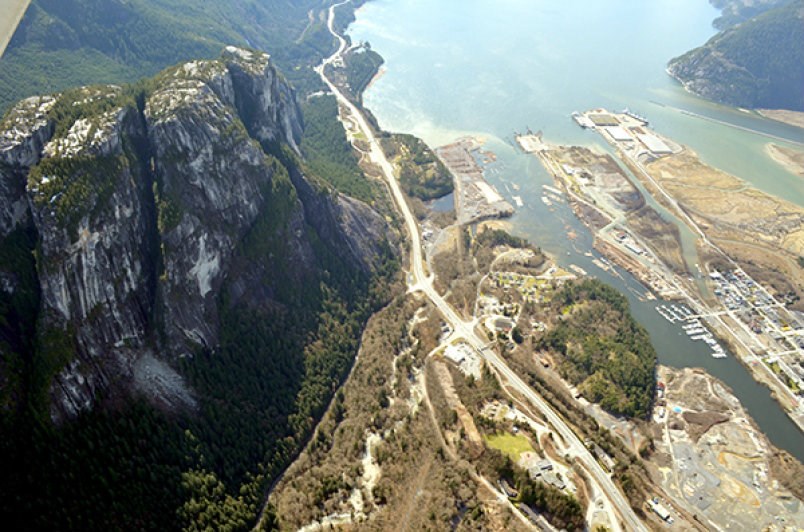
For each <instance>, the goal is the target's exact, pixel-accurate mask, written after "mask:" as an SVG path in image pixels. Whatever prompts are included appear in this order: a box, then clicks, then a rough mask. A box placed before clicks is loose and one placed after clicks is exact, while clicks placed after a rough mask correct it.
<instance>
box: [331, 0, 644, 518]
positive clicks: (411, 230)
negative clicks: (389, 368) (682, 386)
mask: <svg viewBox="0 0 804 532" xmlns="http://www.w3.org/2000/svg"><path fill="white" fill-rule="evenodd" d="M349 1H350V0H346V1H344V2H340V3H338V4H335V5H333V6H331V7H330V9H329V17H328V21H327V25H328V27H329V30H330V32H331V33H332V34H333V35H334V36H335V37H336V38H337V39H338V41H339V46H338V50H337V51H336V52H335V53H334V54H333V55H332V56H331V57H329V58H327V59H326V60H324V62H323V63H322V64H321V66H319V67H318V68H317V69H316V71H317V72H318V74H319V75H320V76H321V79H322V80H323V81H324V83H326V84H327V86H328V87H329V89H330V90H331V91H332V93H333V94H334V95H335V97H336V98H337V99H338V102H339V103H340V104H341V105H342V106H343V107H345V108H346V109H347V110H348V113H349V114H350V115H351V116H352V118H353V119H354V120H355V122H356V123H357V125H358V127H359V128H360V130H361V132H362V133H363V134H364V135H365V136H366V139H367V140H368V142H369V145H370V151H369V158H370V160H371V161H372V162H373V163H375V164H376V165H377V166H379V167H380V169H381V170H382V172H383V174H384V175H385V178H386V179H387V181H388V186H389V187H390V189H391V193H392V195H393V198H394V201H395V202H396V205H397V208H398V209H399V211H400V212H401V213H402V216H403V217H404V219H405V226H406V228H407V230H408V234H409V235H410V244H411V246H410V250H411V253H410V260H411V274H412V282H411V283H410V290H411V291H419V290H421V291H422V292H424V294H425V295H426V296H427V297H428V298H429V299H430V300H431V301H432V302H433V304H434V305H435V306H436V307H437V308H438V310H439V311H440V312H441V314H442V315H443V316H444V319H445V320H446V321H447V322H448V323H449V324H450V325H451V326H452V327H453V330H454V331H455V332H454V333H453V337H460V338H463V339H464V340H466V341H467V342H468V343H469V344H470V345H472V346H473V347H474V348H475V349H476V350H477V351H478V352H479V353H480V354H481V356H482V357H483V358H484V359H485V360H486V361H487V362H488V363H489V364H490V365H491V366H492V367H494V368H495V369H496V370H497V372H498V373H499V374H500V375H501V376H503V377H505V379H507V381H508V383H509V385H510V386H512V387H513V388H515V389H516V390H517V391H518V392H520V393H521V394H522V395H523V396H525V397H526V398H527V399H528V400H529V401H530V402H531V403H532V404H533V405H534V406H535V407H536V408H537V409H538V410H539V411H540V412H541V413H542V414H543V415H544V417H545V418H546V419H547V421H548V422H549V423H550V424H551V425H552V426H553V427H554V428H555V429H556V431H557V432H558V433H559V434H560V435H561V437H562V438H563V439H564V441H565V442H566V444H567V448H568V449H570V454H571V455H572V456H573V457H574V459H575V460H578V461H579V462H580V463H581V464H582V465H583V467H584V469H585V470H586V471H587V472H588V473H589V474H590V475H591V476H592V478H594V480H595V481H596V482H597V484H598V486H599V487H600V489H601V491H602V492H603V493H605V494H606V497H607V498H608V499H609V501H610V502H611V503H612V505H613V506H614V507H615V508H616V509H617V511H618V513H619V514H620V516H621V517H622V519H623V520H624V521H625V523H626V525H627V529H628V530H635V531H645V532H647V530H648V529H647V528H646V527H645V525H644V524H643V523H642V521H640V519H639V518H638V517H637V516H636V514H634V511H633V509H632V508H631V506H630V505H629V504H628V501H627V500H626V499H625V497H624V496H623V494H622V493H621V492H620V490H619V489H618V488H617V486H616V485H615V484H614V482H613V481H612V480H611V478H610V477H609V476H608V475H607V474H606V472H605V471H604V470H603V468H602V467H601V466H600V464H598V463H597V461H596V460H595V459H594V458H593V457H592V455H591V454H590V453H589V451H588V449H586V447H585V446H584V445H583V443H582V442H581V440H580V439H579V438H578V436H577V435H576V434H575V433H574V432H573V431H572V430H571V429H570V428H569V426H567V424H566V423H565V422H564V420H563V419H562V418H561V417H560V416H559V415H558V414H557V413H556V412H555V411H554V410H553V409H552V407H550V405H548V404H547V402H546V401H545V400H544V399H542V398H541V397H540V396H539V395H537V394H536V393H535V392H534V391H533V390H532V389H531V388H530V387H529V386H528V385H527V384H525V382H524V381H523V380H522V379H521V378H519V376H518V375H517V374H516V373H514V372H513V371H512V370H511V368H509V367H508V365H507V364H506V363H505V362H504V361H503V360H502V359H501V358H500V357H499V356H497V354H496V353H494V352H493V351H492V350H491V349H488V348H487V347H486V346H485V341H484V340H483V339H482V338H480V337H479V336H478V335H477V334H476V333H475V331H474V327H473V325H472V324H471V323H469V322H466V321H465V320H463V318H461V317H460V316H459V315H458V314H457V313H456V312H455V310H454V309H453V308H452V306H451V305H450V304H449V303H447V302H446V301H445V300H444V298H443V297H441V295H440V294H439V293H438V292H436V290H435V288H434V287H433V276H432V275H430V276H428V275H426V273H425V270H424V260H423V258H422V246H421V236H420V234H419V228H418V224H417V223H416V219H415V218H414V216H413V213H412V212H411V210H410V207H409V206H408V204H407V202H406V201H405V196H404V195H403V193H402V190H401V189H400V188H399V182H398V181H397V179H396V176H395V174H394V169H393V166H392V165H391V163H390V162H389V161H388V159H387V157H386V156H385V152H384V151H383V150H382V147H381V146H380V144H379V143H378V142H377V139H376V137H375V136H374V132H373V131H372V129H371V127H369V125H368V122H367V121H366V119H365V117H364V116H363V113H362V112H360V110H359V109H358V108H357V107H356V106H355V105H354V104H353V103H352V102H351V101H349V100H348V99H347V98H346V97H345V96H344V95H343V94H342V93H341V92H340V90H339V89H338V88H337V87H336V86H335V84H334V83H332V81H331V80H330V79H329V78H327V76H326V74H325V72H324V70H325V68H326V67H327V66H328V65H331V64H332V63H335V62H337V61H339V60H340V57H341V55H342V53H343V51H344V50H345V49H346V41H345V40H344V39H343V37H341V36H340V35H339V34H338V33H337V32H336V31H335V29H334V21H335V8H337V7H338V6H341V5H343V4H346V3H348V2H349Z"/></svg>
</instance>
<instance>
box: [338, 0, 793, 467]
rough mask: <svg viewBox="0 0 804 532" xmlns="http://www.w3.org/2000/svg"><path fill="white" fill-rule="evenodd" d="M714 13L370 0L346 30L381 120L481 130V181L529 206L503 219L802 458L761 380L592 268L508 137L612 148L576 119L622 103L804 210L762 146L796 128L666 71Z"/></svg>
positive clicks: (614, 5) (443, 135)
mask: <svg viewBox="0 0 804 532" xmlns="http://www.w3.org/2000/svg"><path fill="white" fill-rule="evenodd" d="M718 14H719V13H718V12H717V11H716V10H715V9H714V8H712V7H711V6H710V5H709V3H708V2H707V1H706V0H652V1H651V2H633V1H631V0H607V1H606V2H597V1H591V0H561V1H558V0H495V1H494V2H481V1H477V0H439V1H437V2H432V1H427V0H372V1H370V2H368V3H367V4H366V5H365V6H363V7H362V8H360V9H359V10H358V12H357V15H356V16H357V19H356V21H355V22H354V23H353V24H352V25H351V26H350V28H349V30H348V33H349V35H350V36H351V38H352V40H353V41H368V42H370V43H371V46H372V48H373V49H374V50H375V51H377V52H378V53H380V54H381V55H382V56H383V57H384V58H385V61H386V63H385V67H384V68H385V69H386V72H385V74H384V75H383V76H382V77H380V78H379V79H378V80H376V82H375V83H374V84H372V85H371V87H370V88H369V90H368V91H367V92H366V94H365V95H364V103H365V105H366V107H368V108H369V109H370V110H371V111H372V113H373V114H374V115H375V116H376V117H377V119H378V121H379V123H380V126H381V127H382V128H383V129H386V130H389V131H396V132H405V133H412V134H415V135H417V136H419V137H421V138H423V139H424V140H425V141H426V142H427V143H428V144H429V145H431V146H438V145H441V144H446V143H448V142H451V141H453V140H455V139H456V138H458V137H461V136H467V135H471V136H477V137H482V138H484V139H485V140H486V146H485V149H490V150H491V151H493V152H494V153H496V154H497V156H498V159H497V162H495V163H494V164H492V165H491V166H489V167H488V168H487V178H488V180H489V181H490V182H491V183H493V184H494V185H495V186H496V187H497V189H498V190H499V191H500V193H502V194H503V195H504V196H506V197H507V199H509V201H511V199H512V196H513V195H518V196H521V198H522V200H523V202H524V206H523V207H520V208H518V209H517V213H516V215H515V216H514V217H513V218H512V220H511V222H512V225H513V228H514V231H515V232H516V233H517V234H519V235H521V236H525V237H527V238H529V239H530V240H531V241H532V242H534V243H536V244H538V245H539V246H541V247H542V248H543V249H545V250H546V251H548V252H549V253H551V254H552V255H554V256H555V257H556V258H557V259H558V260H559V262H561V263H563V264H576V265H579V266H581V267H582V268H584V269H585V270H586V271H587V272H589V273H590V274H591V275H594V276H596V277H598V278H600V279H601V280H603V281H605V282H607V283H609V284H611V285H613V286H615V287H617V288H618V289H619V290H621V291H622V292H623V293H624V294H626V296H627V297H628V298H629V301H630V303H631V306H632V310H633V312H634V315H635V317H636V318H637V320H638V321H639V322H640V323H642V325H644V326H645V327H646V328H647V330H648V331H649V333H650V335H651V339H652V341H653V343H654V346H655V347H656V351H657V352H658V356H659V362H660V363H662V364H666V365H670V366H675V367H684V366H696V367H703V368H705V369H706V370H707V371H709V372H710V373H711V374H712V375H714V376H716V377H718V378H720V379H722V380H723V381H724V382H725V383H726V384H727V385H729V386H730V387H731V388H732V389H733V390H734V392H735V394H736V395H737V396H738V397H739V399H740V400H741V401H742V403H743V405H744V406H745V407H746V409H747V410H748V411H749V413H750V414H751V415H752V417H753V418H754V420H755V421H756V422H757V424H758V425H759V426H760V427H761V429H762V430H763V431H764V432H765V433H766V434H767V435H768V437H769V438H770V440H771V441H772V442H773V443H774V444H775V445H777V446H778V447H781V448H784V449H786V450H788V451H790V452H791V453H792V454H793V455H795V456H796V457H797V458H798V459H799V460H802V461H804V434H802V433H801V431H799V430H798V428H797V427H796V426H795V425H794V424H793V422H792V421H790V419H789V418H788V417H787V415H786V414H785V413H784V412H783V411H782V409H781V407H780V406H779V405H778V404H777V403H776V402H775V401H774V400H773V399H772V398H771V397H770V393H769V391H768V389H767V388H765V387H764V386H762V385H760V384H758V383H756V382H755V381H754V379H753V378H752V377H751V375H750V374H749V373H748V371H746V369H745V368H744V367H743V366H742V365H741V364H740V363H739V362H738V361H737V360H735V358H734V357H733V356H730V357H728V358H726V359H720V360H717V359H714V358H712V357H711V356H710V350H709V349H708V348H707V347H706V344H703V343H702V342H693V341H691V340H689V339H688V337H687V336H686V335H684V334H683V331H682V330H681V328H680V327H679V326H678V325H671V324H670V323H669V322H667V321H665V320H664V319H663V318H662V317H661V316H660V315H659V314H658V312H656V310H655V307H656V306H657V305H658V304H660V303H662V302H656V301H646V300H645V298H644V295H645V289H644V288H642V287H641V285H639V284H638V283H637V282H636V281H634V280H633V278H631V276H630V275H629V274H628V273H626V272H624V271H620V270H609V271H604V270H602V269H600V268H599V267H598V266H597V265H595V263H593V261H592V259H593V258H596V257H599V255H598V254H597V253H596V252H594V253H593V254H592V256H589V255H590V253H589V252H590V251H591V245H592V237H591V234H590V233H589V231H588V230H586V229H585V228H584V227H583V226H582V225H581V224H580V222H578V220H577V219H576V218H575V217H574V216H573V214H572V212H571V211H570V209H569V208H568V207H567V206H566V204H563V203H555V204H554V205H553V206H551V207H548V206H546V205H545V204H543V203H542V201H541V200H540V196H541V195H542V185H553V182H552V178H551V177H550V176H549V175H548V174H547V172H546V171H545V170H544V169H543V168H542V166H541V165H540V164H539V162H538V160H537V159H536V158H535V157H533V156H529V155H526V154H523V153H521V151H519V150H517V149H516V148H515V147H514V141H513V135H514V133H515V132H522V131H525V129H526V128H530V129H532V130H533V131H537V130H541V131H543V133H544V137H545V139H546V140H547V141H549V142H551V143H557V144H578V145H597V146H599V147H601V148H604V149H608V147H607V146H606V144H605V142H603V140H602V139H600V138H599V137H598V136H597V135H596V134H595V133H593V132H589V131H585V130H582V129H580V128H579V127H578V126H577V125H576V124H575V123H574V122H573V121H572V120H571V119H570V114H571V113H572V112H573V111H584V110H587V109H591V108H595V107H606V108H609V109H612V110H622V109H623V108H626V107H628V108H630V109H631V110H633V111H636V112H638V113H640V114H642V115H644V116H645V117H646V118H647V119H648V120H650V123H651V126H652V127H653V128H655V129H656V130H657V131H658V132H659V133H662V134H664V135H666V136H668V137H670V138H672V139H674V140H676V141H677V142H680V143H682V144H685V145H687V146H690V147H692V148H693V149H694V150H695V151H696V152H698V154H699V155H700V156H701V158H702V159H703V160H704V162H706V163H709V164H711V165H713V166H716V167H718V168H721V169H723V170H725V171H727V172H730V173H732V174H734V175H736V176H738V177H740V178H742V179H744V180H746V181H748V182H749V183H751V184H752V185H753V186H755V187H757V188H759V189H761V190H763V191H766V192H768V193H770V194H774V195H778V196H782V197H784V198H786V199H788V200H790V201H793V202H795V203H797V204H799V205H804V180H802V179H801V178H800V177H798V176H796V175H794V174H792V173H790V172H788V171H786V170H785V169H784V168H782V167H781V166H779V165H777V164H776V163H774V162H773V161H772V160H771V159H770V158H769V157H768V156H767V155H766V153H765V146H766V145H767V143H768V142H775V143H777V144H782V145H785V144H787V143H789V145H790V146H795V145H796V144H799V143H804V132H802V130H801V129H798V128H795V127H792V126H787V125H784V124H781V123H777V122H774V121H771V120H766V119H764V118H762V117H759V116H758V115H756V114H754V113H749V112H746V111H741V110H736V109H731V108H728V107H724V106H719V105H716V104H712V103H709V102H706V101H703V100H701V99H699V98H696V97H694V96H691V95H689V94H687V93H686V92H685V91H684V90H683V89H682V88H681V87H680V86H679V85H678V84H677V83H676V82H674V81H673V80H672V79H671V78H670V77H669V76H667V74H665V72H664V69H665V66H666V62H667V60H668V59H670V58H672V57H675V56H677V55H680V54H682V53H684V52H685V51H687V50H689V49H691V48H693V47H695V46H698V45H700V44H702V43H704V42H706V40H707V39H709V38H710V37H711V36H712V35H713V34H714V33H715V30H714V29H713V28H712V26H711V21H712V20H713V19H714V18H716V17H717V16H718ZM682 110H683V111H688V112H692V113H696V114H699V115H703V116H707V117H710V118H712V119H715V120H719V121H722V122H726V123H729V124H734V125H736V126H740V127H742V128H747V129H750V130H755V131H757V132H759V133H754V132H750V131H747V130H746V129H738V128H734V127H729V126H728V125H724V124H720V123H715V122H712V121H708V120H704V119H702V118H699V117H696V116H692V115H689V114H686V113H683V112H681V111H682ZM763 133H764V134H766V135H771V136H772V137H769V136H765V135H763ZM779 139H783V140H779ZM798 147H799V148H800V145H799V146H798ZM511 203H512V204H513V201H511ZM571 237H574V238H571ZM685 247H687V246H685ZM687 259H688V260H692V259H694V257H693V256H691V255H689V254H687ZM690 266H693V265H692V264H691V265H690Z"/></svg>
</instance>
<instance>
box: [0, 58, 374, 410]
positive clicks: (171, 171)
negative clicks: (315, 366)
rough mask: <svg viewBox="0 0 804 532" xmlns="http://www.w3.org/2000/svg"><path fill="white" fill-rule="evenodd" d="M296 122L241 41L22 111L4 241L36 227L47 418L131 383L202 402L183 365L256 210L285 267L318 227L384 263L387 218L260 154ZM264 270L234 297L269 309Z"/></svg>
mask: <svg viewBox="0 0 804 532" xmlns="http://www.w3.org/2000/svg"><path fill="white" fill-rule="evenodd" d="M302 127H303V126H302V121H301V115H300V112H299V108H298V106H297V103H296V98H295V95H294V92H293V90H292V88H291V87H290V86H289V85H288V84H287V83H286V82H285V81H284V80H283V78H282V76H281V75H280V74H279V73H278V72H277V71H276V69H275V68H274V67H273V65H272V64H271V62H270V59H269V57H268V56H267V55H266V54H263V53H258V52H253V51H247V50H242V49H237V48H231V47H230V48H227V49H226V50H225V52H224V53H223V55H222V57H221V58H220V59H219V60H216V61H196V62H191V63H187V64H184V65H181V66H178V67H175V68H172V69H169V70H167V71H165V72H163V73H161V74H160V75H159V76H157V77H156V78H155V79H154V80H153V81H152V82H151V83H150V85H149V89H148V90H147V91H144V90H143V91H135V90H133V89H131V88H120V87H114V86H107V87H93V88H85V89H78V90H75V91H69V92H68V93H65V94H62V95H59V96H57V97H47V98H32V99H28V100H25V101H23V102H21V103H20V104H18V105H17V107H15V108H14V109H13V110H12V112H11V113H10V114H9V115H8V116H7V118H6V120H5V121H4V123H3V124H2V127H1V128H0V130H2V137H0V237H5V236H6V235H7V234H9V233H10V232H11V231H13V230H14V229H15V228H17V227H20V226H21V225H23V224H25V223H26V220H28V221H32V222H33V225H34V226H35V230H36V232H37V233H38V244H37V254H36V257H37V266H36V268H37V272H36V273H37V276H38V279H39V284H40V285H41V305H40V308H39V317H38V320H37V333H36V337H37V342H36V343H37V346H36V349H37V351H38V353H37V356H38V357H39V358H41V359H42V360H44V361H45V367H46V368H47V371H50V374H48V375H45V377H46V378H47V379H49V381H50V383H51V384H50V388H49V392H50V413H51V418H52V419H53V420H54V421H57V422H59V421H62V420H64V419H68V418H71V417H73V416H75V415H76V414H77V413H78V412H80V411H83V410H87V409H90V408H93V406H94V405H95V404H97V402H98V400H99V399H101V398H103V397H111V398H114V397H117V396H119V395H120V394H121V393H129V392H132V391H139V392H141V393H144V394H145V395H146V396H147V397H148V398H149V399H151V400H152V401H153V402H154V403H156V404H158V405H161V406H163V407H167V408H186V407H189V408H192V407H193V406H194V405H195V403H196V400H195V398H194V393H193V392H192V390H190V389H189V388H188V386H187V384H186V383H185V382H184V379H183V378H182V377H181V375H180V374H179V373H178V372H177V371H176V369H175V367H176V365H175V362H176V360H177V359H178V358H180V357H191V356H194V355H195V354H196V353H197V352H200V351H206V352H213V353H214V351H215V349H216V347H217V346H218V344H219V340H220V330H219V317H218V308H219V302H220V298H221V290H222V286H223V285H224V282H225V281H226V280H227V278H228V276H229V275H230V274H231V273H232V268H233V264H236V263H238V264H245V263H244V261H242V260H240V261H239V262H238V261H237V260H235V259H236V255H237V254H238V253H240V255H243V253H242V249H241V248H242V246H243V242H244V239H245V238H246V237H247V236H248V235H249V233H250V232H251V231H252V230H253V228H254V226H255V224H257V223H260V222H259V221H260V220H262V221H263V222H264V221H265V220H266V219H271V217H275V219H272V220H271V221H272V222H273V223H274V224H275V225H276V231H278V232H280V233H281V240H282V244H283V248H282V249H283V250H284V252H283V257H282V260H283V261H286V262H290V263H291V264H293V268H291V269H290V270H292V271H290V272H289V273H288V275H294V274H299V275H300V273H299V272H304V271H311V270H314V269H315V268H316V260H315V253H316V252H315V251H314V246H313V245H312V244H311V241H310V238H311V237H310V235H309V228H312V229H313V230H314V231H315V232H316V233H317V238H318V239H320V240H321V241H323V242H325V243H326V244H327V245H328V246H329V248H330V249H334V250H338V251H337V252H338V253H342V254H343V258H346V259H348V261H349V262H350V263H351V264H353V265H354V267H355V268H359V269H361V270H363V271H370V270H371V269H372V268H373V267H374V266H375V265H376V263H377V261H378V260H379V257H380V256H381V254H382V250H383V246H382V242H383V240H384V238H385V233H386V227H385V222H384V220H383V219H382V218H381V217H380V216H379V215H378V214H377V213H375V212H374V211H373V210H372V209H371V208H370V207H368V206H367V205H366V204H364V203H362V202H359V201H357V200H353V199H352V198H348V197H346V196H341V195H337V194H334V195H333V194H330V193H326V192H322V191H316V190H314V188H313V187H312V186H311V185H310V183H308V181H307V180H306V178H305V177H304V176H303V175H302V173H301V171H300V170H299V169H298V168H290V169H288V170H289V172H290V175H291V176H292V177H293V180H292V181H293V183H291V181H290V179H288V173H287V172H286V169H285V168H284V167H283V166H282V165H281V164H280V163H279V161H278V160H277V159H275V158H273V157H271V156H269V155H267V152H270V151H272V150H274V149H278V150H282V146H287V147H288V148H290V150H291V151H292V152H295V153H296V156H299V147H298V146H299V143H300V139H301V133H302ZM294 185H295V186H294ZM238 250H240V251H238ZM270 268H271V265H270V264H252V265H251V268H250V269H251V270H252V271H256V270H262V272H261V274H260V275H256V274H250V273H249V271H248V270H249V268H238V272H237V276H238V278H237V279H236V280H235V281H233V282H231V283H229V291H230V292H232V294H233V295H234V296H235V297H242V298H243V299H244V301H245V300H248V303H249V304H257V305H260V304H271V303H270V299H271V297H272V296H273V289H272V288H271V286H266V284H265V282H264V280H265V279H266V278H270V277H271V270H270ZM2 269H3V268H2V265H0V270H2ZM286 269H287V268H286ZM294 272H295V273H294ZM2 273H4V272H2V271H0V274H2ZM274 282H276V283H282V282H283V281H282V279H276V280H275V281H274ZM9 290H11V291H12V292H13V289H12V288H10V289H9ZM2 297H10V296H2Z"/></svg>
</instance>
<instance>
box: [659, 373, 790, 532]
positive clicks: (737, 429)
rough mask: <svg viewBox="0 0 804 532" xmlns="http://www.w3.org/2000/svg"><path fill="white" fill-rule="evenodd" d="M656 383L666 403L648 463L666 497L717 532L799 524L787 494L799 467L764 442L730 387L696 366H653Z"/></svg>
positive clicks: (779, 527)
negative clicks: (719, 531)
mask: <svg viewBox="0 0 804 532" xmlns="http://www.w3.org/2000/svg"><path fill="white" fill-rule="evenodd" d="M659 378H660V380H662V381H663V382H664V383H665V385H666V397H665V399H664V400H665V401H666V405H665V406H664V411H665V414H664V415H663V416H662V417H661V418H657V419H655V422H656V426H657V427H658V429H659V430H657V431H656V433H657V434H658V435H659V437H657V439H656V452H655V453H654V454H653V455H652V457H651V459H650V461H651V463H652V464H653V465H654V466H655V467H656V468H657V470H658V471H659V476H661V480H660V481H661V483H662V485H663V487H664V488H665V490H666V491H667V493H668V494H670V495H671V496H672V497H673V498H674V499H676V500H677V501H679V502H682V503H683V504H684V505H685V506H688V507H690V508H691V509H693V511H694V512H697V513H698V515H699V516H705V517H706V518H707V519H709V520H711V521H712V522H714V523H717V524H718V526H720V527H721V528H722V529H732V530H765V529H767V528H768V527H775V528H772V529H777V530H778V529H782V527H784V526H793V530H797V529H798V528H797V527H802V526H804V503H802V501H801V499H800V498H799V497H800V494H798V496H797V495H796V494H795V493H794V492H793V490H795V489H796V487H797V486H799V485H800V480H801V477H800V476H799V475H800V474H801V467H802V466H801V464H800V463H798V462H797V461H796V460H795V459H792V458H791V457H789V455H787V456H785V455H784V454H781V453H780V451H778V450H777V449H776V448H774V447H773V446H772V445H771V444H770V442H769V441H768V440H767V438H766V437H765V436H764V435H763V434H762V432H761V431H759V430H758V429H757V428H756V426H755V425H754V423H753V420H751V419H750V418H749V417H748V414H747V413H746V412H745V410H744V409H743V407H742V405H741V404H740V403H739V401H738V400H737V398H736V397H734V395H733V394H732V392H731V390H729V389H728V388H727V387H726V386H725V385H723V384H722V383H721V382H720V381H718V380H717V379H715V378H714V377H712V376H710V375H708V374H707V373H705V372H704V371H703V370H699V369H692V368H685V369H683V370H678V369H672V368H667V367H660V368H659ZM796 491H800V490H796ZM704 524H705V522H704Z"/></svg>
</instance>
